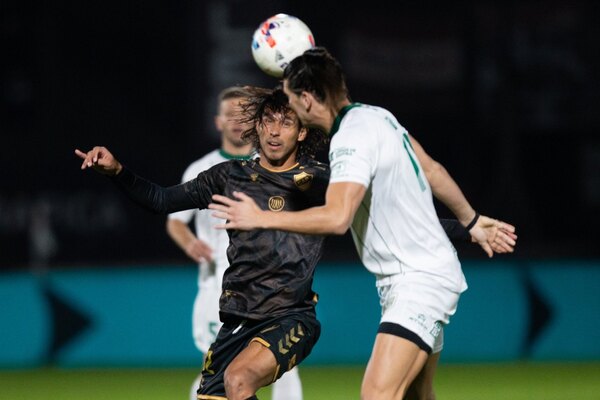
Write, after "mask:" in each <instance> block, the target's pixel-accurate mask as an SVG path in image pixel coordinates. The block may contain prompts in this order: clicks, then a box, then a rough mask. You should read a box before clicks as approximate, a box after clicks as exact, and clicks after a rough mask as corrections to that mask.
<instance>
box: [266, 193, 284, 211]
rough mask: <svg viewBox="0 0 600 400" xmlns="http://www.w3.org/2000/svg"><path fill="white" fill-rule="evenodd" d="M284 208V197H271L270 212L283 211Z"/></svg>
mask: <svg viewBox="0 0 600 400" xmlns="http://www.w3.org/2000/svg"><path fill="white" fill-rule="evenodd" d="M283 206H285V200H284V198H283V197H281V196H271V197H269V210H271V211H281V210H283Z"/></svg>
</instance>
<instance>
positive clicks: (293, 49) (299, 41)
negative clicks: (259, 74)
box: [252, 14, 315, 78]
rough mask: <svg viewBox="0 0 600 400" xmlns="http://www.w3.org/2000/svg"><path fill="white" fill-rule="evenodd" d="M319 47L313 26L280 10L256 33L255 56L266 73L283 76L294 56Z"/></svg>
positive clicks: (253, 49)
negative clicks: (310, 26)
mask: <svg viewBox="0 0 600 400" xmlns="http://www.w3.org/2000/svg"><path fill="white" fill-rule="evenodd" d="M313 47H315V39H314V37H313V34H312V32H311V30H310V29H309V27H308V26H307V25H306V24H305V23H304V22H302V21H301V20H300V19H299V18H297V17H294V16H292V15H288V14H277V15H273V16H272V17H270V18H267V19H266V20H265V21H263V22H262V23H261V24H260V25H259V27H258V28H257V29H256V31H254V35H253V36H252V56H253V57H254V61H255V62H256V64H257V65H258V66H259V68H260V69H261V70H263V71H264V72H265V73H267V74H269V75H271V76H274V77H276V78H281V76H282V75H283V70H284V69H285V67H286V66H287V65H288V64H289V63H290V61H292V60H293V59H294V58H296V57H298V56H299V55H301V54H302V53H304V51H306V50H308V49H311V48H313Z"/></svg>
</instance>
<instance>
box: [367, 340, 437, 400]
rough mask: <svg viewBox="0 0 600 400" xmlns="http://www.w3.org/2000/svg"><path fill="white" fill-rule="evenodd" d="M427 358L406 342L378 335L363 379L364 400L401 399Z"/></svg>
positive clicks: (412, 344) (414, 346)
mask: <svg viewBox="0 0 600 400" xmlns="http://www.w3.org/2000/svg"><path fill="white" fill-rule="evenodd" d="M427 357H428V354H427V352H425V351H424V350H422V349H421V348H419V346H417V345H416V344H415V343H413V342H411V341H410V340H408V339H405V338H402V337H398V336H395V335H391V334H387V333H378V334H377V337H376V338H375V344H374V346H373V352H372V354H371V358H370V359H369V363H368V364H367V369H366V371H365V375H364V378H363V384H362V390H361V391H362V394H363V397H364V398H365V399H383V398H385V399H401V398H402V396H403V394H404V393H405V391H406V389H407V388H408V385H410V383H411V382H412V381H413V379H414V378H415V377H416V375H417V374H418V373H419V371H420V370H421V369H422V368H423V365H425V362H426V361H427Z"/></svg>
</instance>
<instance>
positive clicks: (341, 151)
mask: <svg viewBox="0 0 600 400" xmlns="http://www.w3.org/2000/svg"><path fill="white" fill-rule="evenodd" d="M366 125H367V124H366V123H352V124H350V126H348V127H344V129H343V130H340V131H339V132H337V133H336V135H335V136H334V137H333V138H332V140H331V146H330V150H329V165H330V168H331V178H330V180H329V182H330V183H337V182H355V183H359V184H361V185H363V186H365V187H369V184H370V183H371V179H372V177H373V175H374V173H375V165H376V160H377V145H376V143H377V139H376V137H374V136H373V135H370V134H369V131H370V130H371V129H372V128H371V129H367V126H366Z"/></svg>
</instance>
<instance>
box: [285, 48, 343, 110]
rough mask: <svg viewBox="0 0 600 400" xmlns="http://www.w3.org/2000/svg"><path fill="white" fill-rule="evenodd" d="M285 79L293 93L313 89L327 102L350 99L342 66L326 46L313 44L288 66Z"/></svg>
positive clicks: (333, 102)
mask: <svg viewBox="0 0 600 400" xmlns="http://www.w3.org/2000/svg"><path fill="white" fill-rule="evenodd" d="M283 80H285V81H287V87H288V88H289V90H291V91H292V92H294V93H296V94H298V95H299V94H300V93H302V92H303V91H306V92H310V93H312V94H313V96H315V98H316V99H317V100H319V101H320V102H322V103H325V104H329V105H333V104H335V103H336V102H337V101H339V100H342V99H346V98H347V99H349V98H350V96H349V93H348V88H347V86H346V78H345V76H344V72H343V71H342V66H341V65H340V63H339V62H338V61H337V60H336V59H335V58H334V57H333V56H332V55H331V54H330V53H329V51H327V49H326V48H324V47H313V48H312V49H309V50H306V51H305V52H304V53H303V54H302V55H301V56H298V57H296V58H294V59H293V60H292V61H291V62H290V63H289V64H288V65H287V67H285V70H284V71H283Z"/></svg>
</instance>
